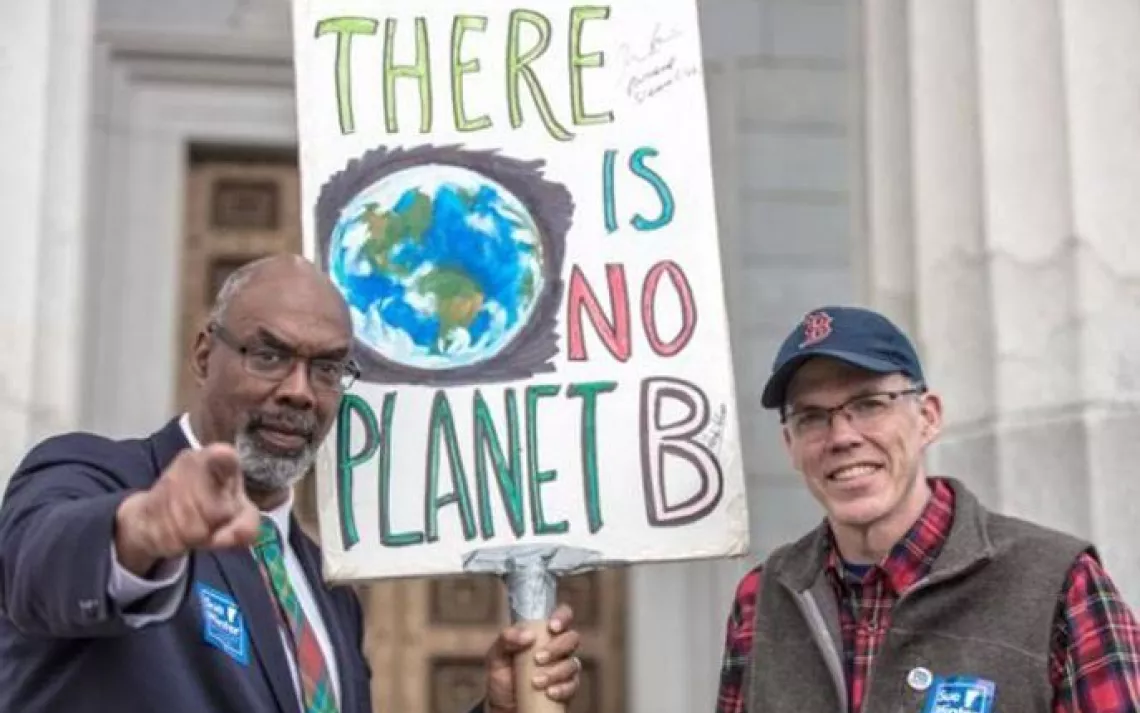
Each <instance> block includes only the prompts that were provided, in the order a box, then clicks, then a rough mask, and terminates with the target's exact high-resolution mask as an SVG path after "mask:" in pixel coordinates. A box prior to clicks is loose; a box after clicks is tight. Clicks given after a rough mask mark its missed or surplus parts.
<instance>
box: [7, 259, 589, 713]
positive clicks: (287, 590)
mask: <svg viewBox="0 0 1140 713" xmlns="http://www.w3.org/2000/svg"><path fill="white" fill-rule="evenodd" d="M351 344H352V326H351V321H350V317H349V313H348V309H347V307H346V305H345V303H344V301H343V299H342V298H341V296H340V293H339V292H338V291H337V290H336V288H335V286H334V285H333V284H332V283H331V282H329V280H328V279H327V277H326V276H325V275H323V274H322V273H321V272H320V271H319V270H317V269H316V268H315V267H314V266H313V265H312V264H311V263H309V262H308V261H306V260H304V259H302V258H300V257H298V256H275V257H271V258H266V259H262V260H259V261H256V262H253V263H250V264H248V265H246V266H245V267H243V268H242V269H240V270H238V271H236V272H235V273H234V274H233V275H232V276H231V277H230V278H229V280H227V282H226V284H225V285H224V286H223V287H222V289H221V291H220V292H219V295H218V298H217V301H216V304H215V306H214V308H213V310H212V311H211V314H210V318H209V320H208V322H207V324H206V325H205V327H204V328H203V330H202V331H201V332H200V333H199V334H198V335H197V337H196V340H195V343H194V346H193V353H192V358H191V364H190V367H191V369H192V370H193V373H194V376H195V379H196V382H197V384H198V387H199V389H198V393H197V398H196V400H195V402H194V405H193V406H192V408H191V409H190V410H189V412H188V413H185V414H182V415H181V416H179V417H177V418H174V419H173V420H171V421H170V422H169V423H167V424H166V425H165V426H164V427H163V428H161V429H160V430H159V431H157V432H155V433H153V434H151V435H150V436H148V437H145V438H140V439H132V440H122V441H112V440H109V439H107V438H103V437H100V436H96V435H92V434H87V433H71V434H66V435H62V436H57V437H53V438H50V439H48V440H46V441H44V442H43V443H41V444H39V445H38V446H36V447H35V448H34V449H33V450H32V451H31V452H30V453H29V454H28V455H27V457H26V458H25V459H24V460H23V462H22V463H21V464H20V466H19V467H18V469H17V470H16V472H15V474H14V475H13V476H12V479H11V481H10V483H9V487H8V491H7V495H6V497H5V500H4V503H3V506H2V507H0V713H9V712H11V711H20V712H21V713H61V712H63V711H66V712H67V713H86V712H88V711H89V712H91V713H95V712H96V711H109V710H114V711H116V712H118V713H136V712H137V713H144V712H146V713H150V712H152V711H160V710H161V711H168V712H169V713H183V712H185V713H203V712H205V711H209V712H210V713H228V712H231V711H232V712H233V713H239V712H240V713H253V712H255V711H256V712H258V713H260V712H261V711H280V712H281V713H334V712H335V713H366V712H368V711H371V704H370V693H369V689H370V682H369V678H370V673H369V670H368V665H367V662H366V660H365V658H364V656H363V653H362V638H363V626H362V618H361V610H360V606H359V603H358V602H357V600H356V599H355V597H354V595H353V593H352V591H351V589H348V588H340V587H329V586H328V585H326V584H325V583H324V582H323V581H322V579H321V574H320V551H319V549H318V547H317V545H316V544H315V543H314V542H313V541H312V540H310V539H309V538H308V537H307V536H306V535H305V533H304V532H302V530H301V529H300V527H298V525H297V521H296V519H295V518H294V516H293V514H292V502H293V495H292V494H293V486H294V485H295V484H296V483H297V482H298V481H299V480H300V479H301V478H302V477H304V475H305V474H306V473H307V472H309V469H310V466H311V465H312V464H313V460H314V457H315V455H316V450H317V447H318V444H319V443H320V442H321V441H322V440H323V439H324V438H325V436H326V435H327V434H328V432H329V429H330V428H331V426H332V424H333V422H334V419H335V415H336V412H337V408H338V405H339V403H340V400H341V397H342V395H343V393H344V391H345V389H346V388H348V387H349V386H350V385H351V384H352V382H353V381H354V379H355V378H356V376H357V369H356V367H355V365H354V363H353V362H352V360H351V355H350V349H351ZM124 396H125V397H126V396H129V397H131V398H135V397H138V395H137V394H131V395H124ZM551 629H552V633H553V634H554V637H553V639H552V640H551V642H550V643H549V644H548V645H547V647H546V648H547V654H548V655H547V657H546V659H545V660H546V663H545V665H544V666H542V667H540V669H539V673H540V674H542V675H543V676H545V679H546V681H545V684H544V689H545V691H546V694H547V695H548V696H550V697H551V698H553V699H555V700H560V701H567V700H569V699H570V697H571V696H573V694H574V692H575V691H576V689H577V687H578V674H579V669H580V668H581V666H580V664H579V663H578V659H577V657H576V656H575V655H574V654H575V651H576V649H577V645H578V635H577V633H576V632H575V631H573V630H572V628H571V614H570V611H569V609H567V608H561V609H559V611H557V612H556V613H555V615H554V618H553V619H552V621H551ZM530 646H531V639H530V638H529V636H528V635H526V634H525V633H523V632H521V631H517V630H514V629H506V630H504V631H503V632H502V633H501V634H500V636H499V637H498V638H497V639H496V640H495V641H494V642H492V643H491V645H490V648H489V650H488V653H487V657H486V662H487V663H486V668H487V672H486V679H487V693H486V697H485V699H484V700H482V701H480V702H478V703H477V704H476V708H475V710H476V711H480V712H485V713H508V712H511V711H514V709H515V701H514V690H515V688H514V678H513V667H512V660H513V656H514V654H516V653H517V652H520V651H523V650H526V649H528V648H529V647H530ZM533 653H534V654H535V655H537V654H539V653H541V652H533ZM388 713H400V712H398V711H391V712H388ZM457 713H459V712H457Z"/></svg>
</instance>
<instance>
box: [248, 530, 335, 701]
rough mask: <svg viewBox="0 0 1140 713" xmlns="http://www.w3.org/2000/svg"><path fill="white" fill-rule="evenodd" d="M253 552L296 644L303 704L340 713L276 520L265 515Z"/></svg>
mask: <svg viewBox="0 0 1140 713" xmlns="http://www.w3.org/2000/svg"><path fill="white" fill-rule="evenodd" d="M254 551H255V552H256V553H257V562H258V564H259V565H260V569H261V574H262V577H263V578H264V579H265V581H266V586H268V587H269V590H270V592H271V593H272V594H273V598H274V599H275V600H276V601H277V618H278V621H280V622H281V624H282V626H283V627H284V628H285V630H286V631H287V632H288V633H289V638H290V641H292V643H293V657H294V659H295V660H296V662H297V671H298V673H299V674H300V679H301V702H302V704H303V709H304V711H305V713H337V703H336V696H335V694H334V693H333V687H332V681H331V680H330V679H329V671H328V666H327V665H326V664H325V657H324V655H323V654H322V653H321V647H320V645H319V644H318V643H317V637H316V636H315V635H314V633H313V627H312V626H311V625H310V624H309V620H308V619H307V618H305V612H304V611H303V610H302V609H301V602H300V600H299V599H297V593H296V592H295V591H293V585H292V584H290V583H289V574H288V572H287V571H286V570H285V553H284V551H283V550H282V544H281V533H280V532H278V530H277V526H276V525H275V524H274V523H273V520H272V519H270V518H268V517H266V516H262V518H261V527H260V528H259V529H258V531H257V544H255V545H254Z"/></svg>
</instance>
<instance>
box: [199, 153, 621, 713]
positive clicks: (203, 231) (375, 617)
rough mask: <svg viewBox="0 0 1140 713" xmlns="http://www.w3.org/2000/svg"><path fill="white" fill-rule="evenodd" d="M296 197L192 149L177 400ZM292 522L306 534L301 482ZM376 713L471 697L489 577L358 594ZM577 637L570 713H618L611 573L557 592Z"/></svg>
mask: <svg viewBox="0 0 1140 713" xmlns="http://www.w3.org/2000/svg"><path fill="white" fill-rule="evenodd" d="M299 198H300V196H299V187H298V174H297V166H296V159H295V155H294V154H293V153H292V152H289V151H283V152H266V151H256V152H253V151H248V150H217V149H208V150H207V149H197V150H194V151H192V152H191V154H190V162H189V167H188V173H187V193H186V231H185V243H184V248H183V258H182V259H183V266H184V267H183V275H182V288H181V289H182V298H181V315H180V318H181V329H180V330H179V334H180V335H181V346H182V349H181V350H180V363H179V365H178V374H179V380H178V402H179V407H180V408H185V407H186V405H187V404H188V403H189V400H190V396H191V394H192V393H193V388H194V383H193V380H192V378H191V375H190V372H189V369H188V368H187V363H188V361H187V360H188V358H189V349H190V346H191V345H192V344H193V339H194V336H195V334H196V333H197V331H198V330H199V329H201V328H202V326H203V324H204V323H205V320H206V317H207V315H208V312H209V309H210V305H211V303H212V301H213V299H214V296H215V295H216V293H217V291H218V288H219V287H220V286H221V284H222V282H224V281H225V278H226V276H228V275H229V274H230V272H232V271H233V270H234V269H236V268H237V267H239V266H240V265H242V264H244V263H245V262H247V261H249V260H252V259H255V258H258V257H262V256H264V255H269V254H274V253H282V252H291V253H297V252H300V250H301V234H300V220H299V215H298V210H299ZM297 512H298V516H299V518H300V519H301V520H302V523H303V524H304V526H305V529H306V530H307V531H308V532H309V533H310V534H313V535H314V536H315V535H316V527H315V520H316V512H315V508H314V499H313V489H312V479H311V478H309V479H307V482H306V483H305V484H303V485H302V486H299V491H298V494H297ZM358 592H359V594H360V597H361V601H362V604H363V606H364V610H365V617H366V643H365V650H366V653H367V655H368V657H369V660H370V661H371V663H372V670H373V703H374V708H375V710H376V711H377V713H461V712H462V711H465V710H467V708H468V707H469V706H470V705H471V703H473V702H474V701H475V700H476V699H477V698H478V697H479V696H481V695H482V688H483V654H484V652H485V651H486V649H487V646H488V645H489V644H490V642H491V640H492V639H493V638H494V636H495V635H496V634H497V632H498V631H499V629H500V628H501V627H502V626H504V625H505V623H506V605H505V595H504V589H503V586H502V584H501V583H500V582H499V580H498V579H496V578H494V577H483V576H461V577H450V578H443V579H435V580H419V579H416V580H400V581H386V582H380V583H376V584H370V585H367V586H361V587H358ZM559 596H560V598H561V599H562V600H563V601H568V602H570V604H571V605H572V606H573V607H574V611H575V614H576V617H577V625H578V628H579V630H580V631H581V632H582V635H583V639H584V642H583V646H582V653H583V655H582V659H583V663H584V666H585V670H584V673H583V681H582V684H583V686H582V689H581V691H580V694H579V695H578V697H577V699H576V700H575V704H574V705H573V706H572V708H571V712H570V713H624V711H625V708H626V706H625V660H624V647H625V642H624V638H625V637H624V634H625V612H624V607H625V578H624V572H622V571H620V570H611V571H606V572H600V573H592V574H587V575H580V576H577V577H571V578H567V579H565V580H563V581H562V582H561V583H560V591H559Z"/></svg>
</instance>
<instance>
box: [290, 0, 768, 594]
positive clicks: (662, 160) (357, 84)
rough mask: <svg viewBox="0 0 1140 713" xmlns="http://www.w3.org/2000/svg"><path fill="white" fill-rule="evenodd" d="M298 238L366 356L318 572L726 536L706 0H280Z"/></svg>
mask: <svg viewBox="0 0 1140 713" xmlns="http://www.w3.org/2000/svg"><path fill="white" fill-rule="evenodd" d="M294 34H295V38H296V39H295V62H296V76H297V107H298V124H299V129H300V163H301V176H302V188H301V197H302V202H303V206H304V210H303V215H304V223H303V226H302V227H303V234H304V251H305V254H306V255H307V256H308V257H310V258H311V259H313V260H314V261H315V262H316V263H317V264H319V265H320V266H321V267H322V269H324V270H325V271H326V272H327V273H328V274H329V276H330V277H331V278H332V280H333V281H334V283H335V284H336V285H337V286H338V288H339V289H340V290H341V292H342V294H343V295H344V297H345V299H346V301H347V302H348V304H349V305H350V309H351V313H352V320H353V325H354V330H355V340H356V344H355V349H356V355H357V360H358V363H359V366H360V369H361V375H360V378H359V379H358V380H357V381H356V383H355V384H353V386H352V387H351V388H350V389H349V390H348V392H347V393H346V395H345V398H344V400H343V403H342V406H341V408H340V412H339V415H338V420H337V425H336V427H335V429H334V433H333V434H332V435H331V436H330V438H329V441H328V442H327V443H326V444H325V447H324V449H323V451H322V458H321V461H320V464H319V466H318V487H317V492H318V501H319V509H320V532H321V540H322V549H323V551H324V556H325V558H326V574H327V576H328V577H329V578H330V579H333V580H340V581H360V580H370V579H380V578H389V577H406V576H431V575H444V574H453V573H458V572H463V571H465V570H467V571H470V570H471V569H472V567H471V562H472V561H473V556H474V555H476V554H477V553H478V552H481V551H489V550H496V549H502V548H510V547H523V546H535V545H541V546H554V547H555V548H565V549H566V551H573V552H578V553H585V554H583V555H581V557H580V559H581V560H582V561H581V562H579V563H578V564H576V565H575V567H578V566H579V565H584V566H601V565H604V564H607V563H616V562H620V563H635V562H650V561H664V560H683V559H691V558H707V557H723V556H730V555H736V554H741V553H743V552H745V551H746V549H747V546H748V514H747V507H746V498H745V488H744V475H743V466H742V463H741V452H740V439H739V428H738V421H737V412H736V403H735V397H734V384H733V370H732V362H731V358H730V345H729V339H728V328H727V318H726V310H725V304H724V289H723V284H722V279H721V262H720V251H719V245H718V236H717V223H716V217H715V206H714V195H713V182H712V171H711V166H710V153H709V140H708V126H707V118H706V107H705V93H704V78H703V71H702V59H701V46H700V37H699V29H698V18H697V10H696V2H695V0H652V1H649V0H642V1H630V2H623V3H620V4H613V5H604V4H589V5H587V4H575V3H572V2H562V1H555V0H546V1H545V2H542V3H536V4H529V5H525V6H524V5H518V6H516V5H512V4H511V3H510V2H504V1H503V0H463V1H459V0H454V1H452V0H446V1H445V0H439V1H436V0H432V1H431V2H413V3H409V2H394V1H390V0H295V4H294Z"/></svg>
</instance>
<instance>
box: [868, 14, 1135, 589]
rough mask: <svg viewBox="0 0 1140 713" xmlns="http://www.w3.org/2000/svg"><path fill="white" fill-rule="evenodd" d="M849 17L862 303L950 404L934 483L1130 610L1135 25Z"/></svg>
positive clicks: (1112, 17)
mask: <svg viewBox="0 0 1140 713" xmlns="http://www.w3.org/2000/svg"><path fill="white" fill-rule="evenodd" d="M864 5H865V11H864V17H863V24H864V35H863V36H864V76H865V92H866V93H865V111H864V118H865V127H864V129H865V132H864V138H865V141H866V155H865V158H866V171H865V176H866V186H865V194H866V197H867V211H866V214H867V221H868V225H867V232H868V234H869V236H870V239H869V252H870V256H869V260H868V277H869V284H870V294H871V298H872V301H873V302H874V303H876V304H878V305H879V306H881V307H883V308H884V309H886V310H887V311H889V312H891V313H892V314H893V315H894V316H896V317H898V318H899V319H900V321H902V322H903V323H904V324H907V325H908V326H909V327H911V328H912V330H913V333H914V335H915V337H916V339H917V341H918V346H919V348H920V350H921V351H922V354H923V357H924V359H925V362H926V365H927V369H928V372H929V377H930V380H931V385H932V386H933V387H934V388H935V389H937V390H939V391H940V392H941V393H942V394H943V396H944V398H945V406H946V416H947V428H946V430H945V433H944V436H943V439H942V443H941V445H940V446H939V447H938V448H937V449H936V450H935V452H934V453H933V457H932V459H931V465H932V470H933V471H934V472H939V473H947V474H953V475H955V476H958V477H960V478H962V479H963V480H965V481H966V482H968V483H969V484H971V485H972V486H973V487H974V488H976V489H977V491H978V492H979V494H980V495H981V496H982V497H983V499H984V500H985V501H986V502H987V503H988V504H989V505H990V506H991V507H994V508H996V509H998V510H1000V511H1003V512H1006V513H1009V514H1013V515H1018V516H1022V517H1026V518H1029V519H1032V520H1035V521H1037V522H1040V523H1042V524H1046V525H1050V526H1054V527H1057V528H1060V529H1064V530H1067V531H1069V532H1072V533H1074V534H1078V535H1081V536H1085V537H1090V538H1092V539H1093V540H1094V541H1095V543H1096V544H1097V545H1098V547H1099V548H1100V550H1101V553H1102V554H1103V556H1104V558H1105V560H1106V562H1107V564H1108V567H1109V569H1110V571H1111V572H1112V573H1113V575H1114V576H1115V578H1116V580H1117V582H1118V583H1119V585H1120V586H1121V588H1122V589H1123V590H1124V592H1125V595H1126V596H1127V597H1128V598H1129V600H1130V601H1131V602H1132V603H1134V604H1140V558H1138V557H1136V556H1135V555H1134V549H1135V547H1134V545H1133V544H1132V542H1131V539H1132V538H1131V537H1130V535H1131V532H1130V530H1131V529H1132V528H1131V527H1130V526H1131V525H1132V523H1133V522H1134V521H1135V519H1136V516H1137V515H1138V514H1140V508H1138V507H1137V505H1136V502H1137V496H1138V495H1140V478H1137V477H1136V474H1135V472H1134V471H1135V463H1136V460H1137V456H1140V243H1138V241H1140V202H1137V201H1136V199H1135V198H1136V196H1137V195H1140V128H1137V127H1140V104H1137V103H1136V102H1135V101H1134V96H1135V94H1136V92H1137V90H1138V88H1140V7H1138V6H1136V4H1135V3H1130V2H1126V1H1125V0H1106V1H1105V2H1097V3H1082V2H1080V0H1007V1H1005V2H1000V3H994V2H983V1H981V0H958V1H956V2H937V3H931V2H921V1H911V2H902V1H899V0H895V1H889V0H868V1H867V2H866V3H865V4H864Z"/></svg>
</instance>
